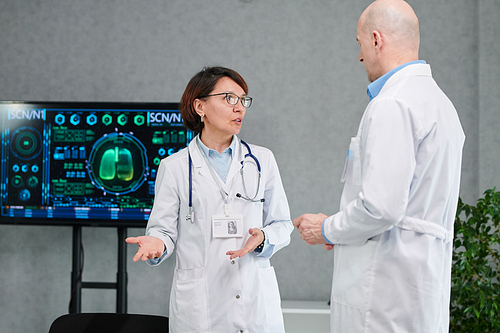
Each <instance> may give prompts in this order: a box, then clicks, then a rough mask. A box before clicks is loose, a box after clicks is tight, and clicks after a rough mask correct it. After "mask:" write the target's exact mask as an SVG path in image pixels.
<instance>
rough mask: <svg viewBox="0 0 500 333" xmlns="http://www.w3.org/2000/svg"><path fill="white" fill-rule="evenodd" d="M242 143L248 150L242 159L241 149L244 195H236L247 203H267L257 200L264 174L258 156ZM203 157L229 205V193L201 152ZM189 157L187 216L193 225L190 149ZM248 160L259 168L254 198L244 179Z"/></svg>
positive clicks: (263, 200)
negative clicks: (249, 192) (249, 193)
mask: <svg viewBox="0 0 500 333" xmlns="http://www.w3.org/2000/svg"><path fill="white" fill-rule="evenodd" d="M195 140H196V139H195ZM240 142H241V143H242V144H243V145H244V146H245V147H246V148H247V150H248V154H246V155H245V156H243V158H241V149H240V159H241V161H240V163H241V169H240V175H241V182H242V184H243V193H244V194H241V193H236V197H237V198H240V199H243V200H246V201H250V202H265V201H266V199H264V198H262V199H255V198H256V197H257V195H258V194H259V190H260V180H261V177H262V172H261V171H262V170H261V168H260V162H259V160H258V159H257V156H255V155H254V154H252V150H251V149H250V146H249V145H248V144H247V143H246V142H245V141H243V140H240ZM201 155H202V156H203V157H204V158H205V162H206V163H207V165H208V168H209V169H210V172H211V173H212V177H213V178H214V180H215V182H216V183H217V185H218V186H219V189H220V191H221V194H222V197H223V199H224V200H225V202H226V204H227V196H228V195H227V193H225V191H224V190H223V189H222V186H221V185H220V183H219V179H218V177H217V176H216V175H215V172H214V170H213V168H212V166H211V165H210V163H209V161H208V159H207V157H206V156H205V154H204V153H203V152H201ZM188 157H189V208H188V213H187V215H186V220H187V221H191V223H193V222H194V217H193V215H194V210H193V161H192V159H191V154H190V153H189V149H188ZM247 158H251V159H252V160H253V161H254V162H255V165H256V166H257V173H258V180H257V190H256V191H255V195H254V196H253V197H250V195H248V192H247V187H246V184H245V177H244V169H245V163H247V162H249V160H247Z"/></svg>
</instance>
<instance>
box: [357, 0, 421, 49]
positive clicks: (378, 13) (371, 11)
mask: <svg viewBox="0 0 500 333" xmlns="http://www.w3.org/2000/svg"><path fill="white" fill-rule="evenodd" d="M360 23H361V28H362V31H363V32H364V33H371V32H372V31H379V32H380V33H382V34H383V35H385V36H386V37H387V38H389V39H390V40H391V42H392V43H394V44H395V45H394V46H395V47H403V48H411V49H416V50H417V52H418V47H419V44H420V24H419V21H418V18H417V15H416V14H415V12H414V11H413V9H412V8H411V7H410V5H409V4H408V3H407V2H405V1H403V0H377V1H375V2H373V3H372V4H371V5H370V6H368V8H366V10H365V11H364V12H363V14H362V15H361V17H360Z"/></svg>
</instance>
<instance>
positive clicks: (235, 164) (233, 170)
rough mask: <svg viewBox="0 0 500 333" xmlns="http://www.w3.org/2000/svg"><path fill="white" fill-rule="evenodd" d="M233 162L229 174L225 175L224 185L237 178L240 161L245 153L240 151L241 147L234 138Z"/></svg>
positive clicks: (238, 141)
mask: <svg viewBox="0 0 500 333" xmlns="http://www.w3.org/2000/svg"><path fill="white" fill-rule="evenodd" d="M234 146H235V147H234V152H233V160H232V161H231V166H230V167H229V172H228V174H227V180H226V184H231V182H232V180H233V178H234V177H235V176H237V175H238V174H239V172H240V169H241V163H240V162H241V159H240V157H242V156H243V155H244V154H245V152H244V151H241V149H242V146H241V143H240V140H239V139H238V138H237V137H236V144H235V145H234Z"/></svg>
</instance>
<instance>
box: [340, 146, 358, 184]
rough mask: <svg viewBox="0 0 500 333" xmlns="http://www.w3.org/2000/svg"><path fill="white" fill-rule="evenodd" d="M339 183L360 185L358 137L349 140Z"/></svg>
mask: <svg viewBox="0 0 500 333" xmlns="http://www.w3.org/2000/svg"><path fill="white" fill-rule="evenodd" d="M340 181H341V182H342V183H346V184H349V185H356V186H358V185H361V156H360V152H359V138H358V137H353V138H351V143H350V144H349V150H348V151H347V157H346V160H345V164H344V171H343V172H342V178H341V180H340Z"/></svg>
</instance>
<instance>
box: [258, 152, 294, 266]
mask: <svg viewBox="0 0 500 333" xmlns="http://www.w3.org/2000/svg"><path fill="white" fill-rule="evenodd" d="M268 152H269V155H270V156H269V158H268V163H267V165H265V168H266V169H267V172H268V173H269V175H268V177H266V178H265V179H266V181H265V190H264V199H265V201H264V211H263V222H264V223H263V225H264V228H263V230H264V233H265V234H266V238H267V239H266V246H264V249H263V250H262V252H261V254H259V255H258V256H259V257H261V258H266V259H267V258H270V257H271V256H272V255H273V254H274V253H276V252H277V251H279V250H280V249H282V248H283V247H285V246H287V245H288V244H290V234H291V232H292V231H293V224H292V221H291V219H290V208H289V206H288V200H287V198H286V194H285V190H284V188H283V184H282V182H281V176H280V173H279V170H278V164H277V163H276V159H275V158H274V155H273V153H272V152H271V151H268ZM263 167H264V166H263ZM263 172H265V171H264V170H263ZM266 247H268V248H267V249H266Z"/></svg>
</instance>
